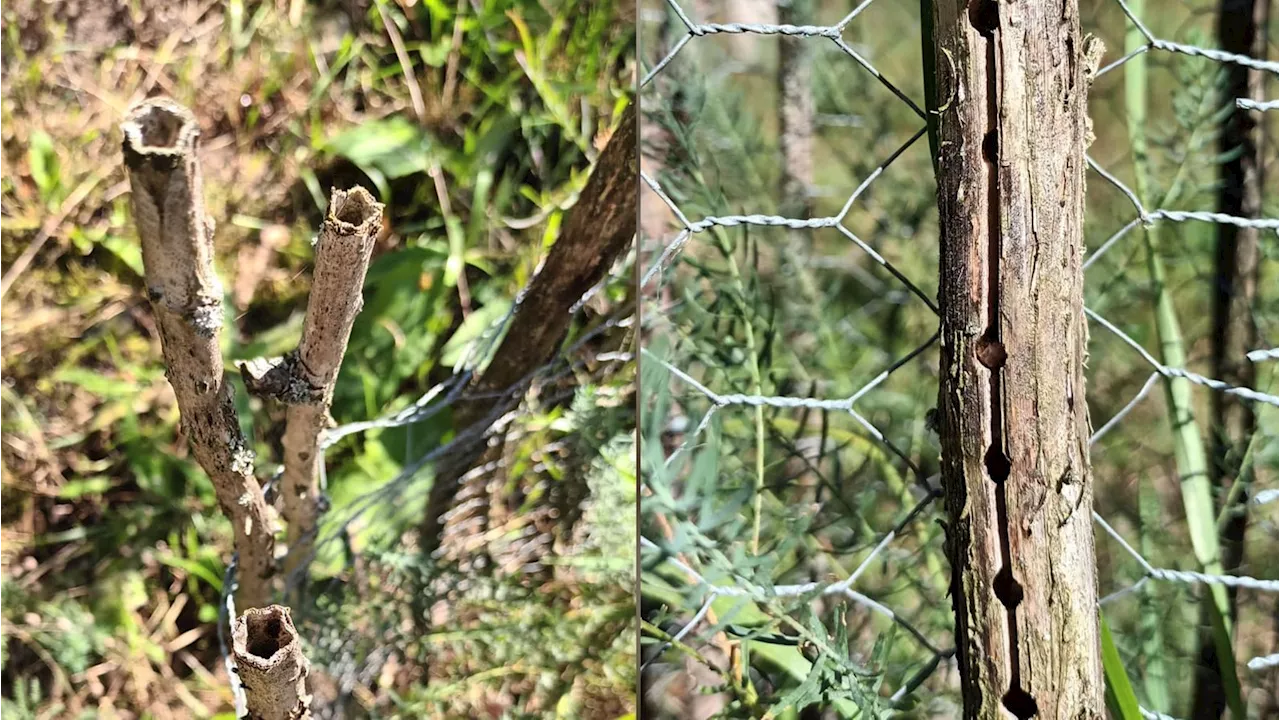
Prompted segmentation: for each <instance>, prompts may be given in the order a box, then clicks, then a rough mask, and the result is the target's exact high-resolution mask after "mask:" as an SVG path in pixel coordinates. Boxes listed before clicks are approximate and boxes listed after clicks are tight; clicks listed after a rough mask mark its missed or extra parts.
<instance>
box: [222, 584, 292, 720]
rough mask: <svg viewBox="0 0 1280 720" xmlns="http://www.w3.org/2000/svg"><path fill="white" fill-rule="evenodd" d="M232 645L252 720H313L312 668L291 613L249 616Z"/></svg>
mask: <svg viewBox="0 0 1280 720" xmlns="http://www.w3.org/2000/svg"><path fill="white" fill-rule="evenodd" d="M231 644H232V648H231V652H232V654H233V656H234V658H235V662H236V674H237V675H239V676H240V686H241V687H243V688H244V695H245V707H246V709H247V710H248V715H247V716H246V718H247V720H310V718H311V695H310V693H308V692H307V675H308V674H309V673H310V672H311V663H310V662H308V660H307V658H306V656H305V655H303V653H302V643H301V641H300V640H299V639H298V631H297V630H296V629H295V628H294V627H293V619H292V618H291V616H290V614H289V608H287V607H282V606H280V605H271V606H269V607H265V608H255V609H251V610H246V611H245V612H244V613H242V614H241V615H240V617H239V618H238V619H237V620H236V622H235V626H234V627H233V628H232V629H231Z"/></svg>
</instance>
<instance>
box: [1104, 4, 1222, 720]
mask: <svg viewBox="0 0 1280 720" xmlns="http://www.w3.org/2000/svg"><path fill="white" fill-rule="evenodd" d="M1143 5H1144V3H1143V2H1142V0H1137V2H1134V3H1131V7H1132V9H1133V11H1134V12H1135V13H1136V14H1137V15H1138V16H1141V15H1142V12H1143ZM1143 42H1144V38H1142V36H1141V33H1140V32H1138V31H1137V30H1136V29H1134V28H1130V30H1129V32H1128V33H1127V34H1126V37H1125V47H1126V51H1129V50H1131V49H1132V48H1136V47H1137V46H1140V45H1141V44H1142V43H1143ZM1131 46H1132V47H1131ZM1124 72H1125V106H1126V107H1125V110H1126V117H1127V120H1128V127H1129V141H1130V146H1131V147H1132V149H1133V161H1134V175H1135V181H1136V184H1137V188H1136V190H1137V193H1138V197H1139V198H1140V199H1141V200H1142V202H1143V204H1144V205H1146V204H1149V203H1151V201H1152V193H1151V189H1150V186H1151V183H1150V171H1151V168H1150V162H1149V156H1148V153H1147V136H1146V128H1147V54H1145V53H1144V54H1139V55H1137V56H1135V57H1134V58H1132V59H1131V60H1130V61H1129V62H1127V63H1126V64H1125V66H1124ZM1160 234H1161V233H1160V226H1159V225H1155V226H1152V227H1149V228H1146V229H1145V230H1144V232H1143V233H1142V237H1143V242H1144V244H1145V249H1146V252H1147V268H1148V271H1149V273H1150V276H1151V283H1152V293H1153V297H1154V305H1155V315H1156V333H1157V335H1158V337H1159V341H1160V361H1161V362H1162V363H1164V364H1165V365H1167V366H1169V367H1179V368H1180V367H1185V366H1186V363H1187V353H1186V349H1185V347H1184V345H1183V341H1182V329H1181V325H1180V323H1179V320H1178V315H1177V310H1176V308H1175V306H1174V302H1173V295H1172V293H1171V292H1170V290H1169V286H1168V281H1167V278H1166V275H1165V268H1164V263H1163V260H1162V258H1161V247H1160ZM1164 386H1165V399H1166V402H1167V406H1168V411H1169V421H1170V424H1171V426H1172V428H1173V433H1174V460H1175V464H1176V467H1177V470H1178V476H1179V478H1180V485H1181V490H1182V503H1183V508H1184V511H1185V514H1186V518H1187V528H1188V531H1189V533H1190V535H1191V545H1192V549H1193V551H1194V552H1195V556H1196V560H1197V561H1198V562H1199V564H1200V567H1201V569H1202V570H1203V571H1204V572H1205V573H1208V574H1212V575H1220V574H1222V573H1223V568H1222V554H1221V548H1220V545H1219V542H1218V533H1217V522H1216V512H1215V510H1214V502H1213V492H1212V489H1211V488H1210V483H1209V473H1208V462H1207V460H1206V457H1205V451H1204V440H1203V438H1202V437H1201V433H1200V427H1199V426H1198V425H1197V424H1196V420H1195V414H1194V412H1193V409H1192V397H1191V383H1190V381H1188V380H1187V379H1185V378H1165V380H1164ZM1208 591H1209V594H1210V597H1209V600H1208V601H1209V602H1210V603H1211V607H1212V609H1213V612H1211V613H1210V617H1211V618H1212V622H1213V628H1212V630H1213V638H1214V645H1215V646H1216V647H1217V650H1218V658H1219V668H1220V674H1221V679H1222V685H1223V688H1224V689H1225V692H1226V695H1227V705H1228V707H1229V708H1230V710H1231V714H1232V717H1235V718H1243V717H1244V704H1243V701H1242V699H1241V691H1240V681H1239V678H1238V677H1237V675H1236V667H1235V653H1234V652H1233V650H1232V646H1231V607H1230V600H1229V598H1228V595H1227V589H1226V587H1224V586H1222V585H1210V586H1208ZM1158 658H1159V654H1158V653H1157V654H1155V655H1154V656H1152V657H1149V658H1148V660H1151V659H1158ZM1152 691H1154V693H1155V694H1157V695H1160V696H1163V694H1164V688H1163V687H1160V688H1155V687H1148V692H1149V693H1151V692H1152ZM1154 701H1155V700H1154V699H1153V702H1154Z"/></svg>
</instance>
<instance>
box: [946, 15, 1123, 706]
mask: <svg viewBox="0 0 1280 720" xmlns="http://www.w3.org/2000/svg"><path fill="white" fill-rule="evenodd" d="M933 8H934V16H933V27H934V37H935V39H936V41H937V47H938V52H937V53H936V56H935V67H936V93H937V101H938V102H937V107H938V108H939V113H940V114H939V117H938V121H939V122H938V126H939V153H938V154H939V157H938V168H939V169H938V206H939V211H940V214H941V226H942V238H941V242H942V247H941V263H940V273H941V278H940V289H939V296H940V297H939V300H940V307H941V315H942V382H941V390H940V398H939V418H940V423H941V429H940V434H941V437H942V450H943V459H942V475H943V483H944V487H945V493H946V507H947V511H948V515H949V525H948V552H949V555H950V558H951V563H952V570H953V588H952V595H953V600H954V603H955V609H956V620H957V628H956V637H957V658H958V660H959V662H960V669H961V678H962V685H963V692H964V704H965V717H966V718H983V719H988V718H1010V717H1017V718H1029V717H1038V718H1063V719H1065V718H1073V719H1077V718H1102V717H1103V715H1104V707H1103V689H1104V688H1103V680H1102V668H1101V661H1100V646H1099V631H1098V621H1097V577H1096V567H1095V559H1094V543H1093V523H1092V517H1091V510H1092V508H1093V497H1092V480H1091V477H1090V467H1089V452H1088V440H1089V435H1090V431H1089V418H1088V409H1087V407H1086V404H1085V395H1084V393H1085V387H1084V364H1085V359H1086V345H1087V330H1086V326H1085V317H1084V314H1083V305H1082V299H1083V276H1082V271H1081V263H1082V261H1083V254H1084V247H1083V212H1084V182H1085V167H1086V166H1085V148H1086V146H1087V144H1088V142H1089V139H1088V138H1089V136H1090V133H1089V124H1088V120H1087V102H1086V100H1087V92H1088V86H1089V83H1090V80H1091V76H1092V72H1093V69H1094V68H1096V62H1097V59H1098V57H1099V51H1100V46H1099V45H1097V44H1096V43H1095V42H1094V41H1092V39H1089V40H1086V39H1085V38H1083V37H1082V36H1081V33H1080V23H1079V15H1078V8H1077V7H1076V6H1075V4H1074V3H1072V2H1067V3H1028V2H1018V3H1013V2H1001V3H998V4H997V3H996V2H994V0H975V1H974V2H960V1H959V0H939V1H938V2H936V3H934V4H933Z"/></svg>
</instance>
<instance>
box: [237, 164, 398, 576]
mask: <svg viewBox="0 0 1280 720" xmlns="http://www.w3.org/2000/svg"><path fill="white" fill-rule="evenodd" d="M382 210H383V207H382V205H381V204H379V203H377V202H375V201H374V199H373V196H372V195H370V194H369V193H368V192H367V191H366V190H365V189H364V188H360V187H357V188H354V189H352V190H334V191H333V194H332V197H331V199H330V200H329V213H328V216H327V217H326V218H325V221H324V225H323V226H322V227H321V228H320V234H319V236H318V237H317V238H316V245H315V254H316V260H315V271H314V275H313V279H312V282H311V294H310V296H309V297H308V299H307V315H306V320H305V321H304V324H303V327H302V340H301V341H300V342H299V343H298V348H297V350H295V351H294V352H293V353H292V354H291V355H289V356H288V357H286V358H285V359H284V360H283V361H282V362H280V363H277V364H275V365H274V366H273V367H271V369H270V370H269V371H268V372H267V373H266V374H265V375H261V376H259V375H255V374H254V373H253V372H251V371H250V370H249V369H248V368H247V366H242V371H243V372H244V373H245V384H246V385H247V386H248V387H249V389H250V391H251V392H254V393H256V394H260V395H269V396H273V397H276V398H278V399H280V400H282V401H283V402H284V403H285V404H286V405H288V410H287V411H286V413H285V423H286V424H285V432H284V438H283V440H282V445H283V446H284V473H283V475H282V476H281V479H280V482H281V488H280V498H281V510H282V514H283V515H284V519H285V520H286V521H287V522H288V524H289V529H288V532H289V535H288V538H289V554H288V555H287V556H286V557H285V561H284V567H285V571H286V577H287V580H288V581H289V584H290V586H294V587H296V586H298V583H299V582H300V581H301V580H302V579H303V578H301V577H300V576H299V575H296V574H295V573H300V572H301V573H304V572H305V571H306V567H307V565H308V564H309V562H310V558H311V555H312V548H313V547H314V543H315V535H316V524H317V522H318V518H319V512H320V506H319V503H320V492H321V489H320V463H321V462H323V450H322V448H321V447H320V436H321V433H323V431H324V429H325V427H326V426H327V425H328V422H329V406H330V404H331V403H332V402H333V388H334V385H335V384H336V383H337V380H338V370H339V369H340V368H341V367H342V357H343V355H345V354H346V352H347V341H348V340H349V339H350V337H351V326H352V324H353V323H354V322H355V319H356V315H357V314H359V312H360V307H361V306H362V304H363V295H362V292H363V289H364V278H365V272H366V271H367V270H368V268H369V257H370V255H371V254H372V253H373V246H374V243H375V241H376V240H377V237H378V232H379V230H380V229H381V227H382Z"/></svg>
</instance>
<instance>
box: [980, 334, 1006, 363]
mask: <svg viewBox="0 0 1280 720" xmlns="http://www.w3.org/2000/svg"><path fill="white" fill-rule="evenodd" d="M973 351H974V353H975V354H976V355H977V356H978V362H980V363H982V366H983V367H985V368H987V369H988V370H998V369H1000V368H1002V367H1004V361H1005V360H1007V359H1008V358H1009V354H1008V353H1007V352H1005V349H1004V343H1002V342H1000V341H999V340H996V339H995V338H994V337H992V336H991V333H987V334H985V335H983V336H982V337H980V338H978V342H977V343H975V344H974V348H973Z"/></svg>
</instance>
